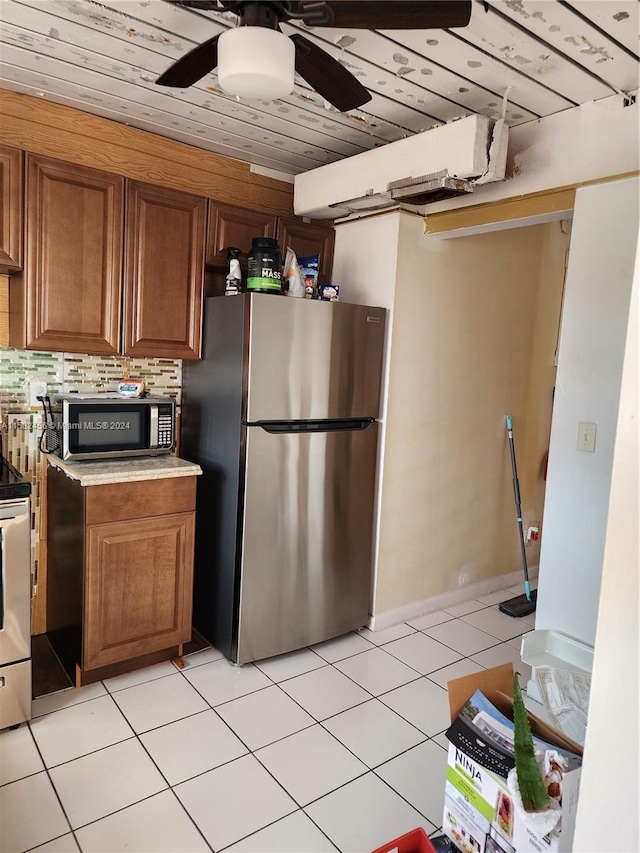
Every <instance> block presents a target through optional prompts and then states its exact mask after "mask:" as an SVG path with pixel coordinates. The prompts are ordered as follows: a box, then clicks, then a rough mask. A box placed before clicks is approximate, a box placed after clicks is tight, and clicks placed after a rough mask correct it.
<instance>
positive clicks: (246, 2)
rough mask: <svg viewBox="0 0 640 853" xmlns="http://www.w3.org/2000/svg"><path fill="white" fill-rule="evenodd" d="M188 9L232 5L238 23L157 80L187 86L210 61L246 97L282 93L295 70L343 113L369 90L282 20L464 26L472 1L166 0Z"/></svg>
mask: <svg viewBox="0 0 640 853" xmlns="http://www.w3.org/2000/svg"><path fill="white" fill-rule="evenodd" d="M167 2H169V3H172V4H173V5H175V6H182V7H185V8H187V9H196V10H209V11H218V12H233V13H234V14H235V15H237V16H238V26H237V27H235V28H232V29H228V30H225V32H223V33H220V34H218V35H217V36H214V37H213V38H210V39H208V40H207V41H205V42H204V43H203V44H201V45H199V46H198V47H196V48H194V49H193V50H191V51H189V53H187V54H186V55H185V56H183V57H182V58H181V59H179V60H178V61H177V62H174V63H173V65H172V66H171V67H170V68H168V69H167V70H166V71H165V72H164V74H162V75H161V76H160V77H159V78H158V79H157V80H156V83H158V84H159V85H160V86H173V87H176V88H179V89H186V88H187V87H188V86H191V85H193V83H196V82H197V81H198V80H200V79H201V78H202V77H204V76H205V75H206V74H208V73H209V72H210V71H213V69H214V68H216V67H217V69H218V81H219V83H220V86H221V87H222V89H224V91H225V92H228V93H229V94H232V95H238V96H239V97H245V98H283V97H285V96H286V95H288V94H290V93H291V92H292V91H293V82H294V72H297V73H298V74H299V75H300V76H301V77H302V78H303V79H304V80H306V81H307V83H309V85H310V86H312V87H313V88H314V89H315V90H316V92H318V94H319V95H320V96H321V97H322V98H324V99H325V100H326V101H328V102H329V103H330V104H332V105H333V106H334V107H335V108H336V109H338V110H340V111H341V112H345V111H346V110H352V109H355V108H356V107H360V106H362V105H363V104H366V103H367V101H370V100H371V95H370V93H369V92H368V91H367V90H366V89H365V87H364V86H363V85H362V84H361V83H360V82H359V80H357V79H356V77H354V75H353V74H351V72H350V71H348V70H347V69H346V68H345V67H344V65H342V64H341V63H340V62H338V60H336V59H334V58H333V57H332V56H330V55H329V54H328V53H327V52H326V51H324V50H322V48H320V47H318V45H316V44H315V43H314V42H312V41H310V40H309V39H307V38H305V37H304V36H303V35H300V34H298V33H296V34H295V35H292V36H290V37H287V36H285V35H284V33H283V32H282V31H281V29H280V23H281V22H288V21H302V22H303V23H305V24H307V25H308V26H319V27H333V28H336V29H365V30H377V29H383V30H393V29H396V30H408V29H411V30H426V29H443V28H451V27H465V26H466V25H467V24H468V23H469V19H470V17H471V0H167Z"/></svg>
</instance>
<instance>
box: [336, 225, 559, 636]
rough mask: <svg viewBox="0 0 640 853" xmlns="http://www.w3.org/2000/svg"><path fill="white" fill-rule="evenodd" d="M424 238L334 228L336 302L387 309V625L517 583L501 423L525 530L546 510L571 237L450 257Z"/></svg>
mask: <svg viewBox="0 0 640 853" xmlns="http://www.w3.org/2000/svg"><path fill="white" fill-rule="evenodd" d="M422 232H423V222H422V219H421V218H420V217H417V216H414V215H411V214H407V213H397V212H395V213H388V214H383V215H379V216H376V217H371V218H368V219H361V220H357V221H352V222H347V223H344V224H341V225H339V226H338V227H337V229H336V255H335V262H334V280H335V281H336V282H337V283H339V284H340V285H341V288H342V290H341V298H342V299H344V300H345V301H348V302H357V303H361V304H362V303H364V304H378V305H380V304H381V305H383V306H386V307H387V308H388V309H389V315H388V343H387V347H388V349H387V359H386V362H385V363H386V365H387V367H386V373H385V387H386V388H387V391H386V393H385V396H384V401H383V409H382V422H383V423H382V430H381V436H382V440H381V456H380V463H379V464H380V467H379V472H380V475H381V476H380V480H379V492H378V503H377V507H378V526H377V529H378V533H377V540H376V573H375V581H374V600H373V601H372V611H371V612H372V614H374V616H375V618H376V620H378V619H380V618H381V624H382V623H383V622H384V620H385V618H386V617H387V616H389V618H390V619H392V617H393V614H394V613H395V612H396V611H397V610H398V608H403V607H405V606H406V605H410V604H413V603H417V602H423V601H424V600H425V599H433V598H435V597H436V596H438V595H441V594H450V593H453V592H456V591H460V590H461V589H462V587H464V586H467V585H469V584H472V583H484V582H487V581H490V580H491V579H494V578H497V577H498V576H500V575H506V574H509V573H511V572H515V571H519V570H520V569H521V563H520V551H519V545H518V539H517V528H516V524H515V507H514V505H513V494H512V486H511V469H510V467H509V454H508V451H507V446H506V431H505V425H504V416H505V414H506V413H507V412H510V413H511V414H512V415H513V416H514V418H515V423H516V424H517V436H518V454H519V463H520V465H521V472H520V476H521V484H523V486H526V488H525V491H524V494H523V497H524V503H523V508H524V511H525V517H526V519H527V523H533V522H534V521H540V519H541V513H542V503H543V498H544V483H543V482H542V481H541V480H540V476H539V470H540V461H541V457H542V454H543V452H544V450H545V449H546V448H547V447H548V436H549V419H550V408H551V389H552V387H553V373H554V369H553V354H554V350H555V343H556V332H557V323H558V314H559V304H560V294H561V286H562V272H563V269H564V256H565V249H566V245H567V239H568V237H567V236H566V235H563V234H562V233H561V225H560V223H558V222H555V223H552V224H548V225H543V226H538V227H536V228H528V229H518V230H516V231H513V232H509V233H508V232H500V233H496V234H488V235H483V236H481V237H469V238H464V239H461V240H455V241H447V242H444V241H439V240H436V239H433V238H432V239H428V240H425V239H423V236H422ZM532 359H534V360H535V361H536V362H537V364H536V365H533V364H532ZM387 394H388V399H387ZM529 413H531V414H529ZM529 421H530V423H529ZM382 454H383V455H382ZM537 557H538V552H537V548H536V546H532V548H531V549H530V564H531V565H535V564H537Z"/></svg>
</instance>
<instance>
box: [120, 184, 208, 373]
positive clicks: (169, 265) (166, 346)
mask: <svg viewBox="0 0 640 853" xmlns="http://www.w3.org/2000/svg"><path fill="white" fill-rule="evenodd" d="M206 213H207V200H206V199H205V198H201V197H200V196H196V195H191V194H189V193H184V192H180V191H178V190H171V189H166V188H165V187H157V186H154V185H152V184H145V183H141V182H138V181H128V182H127V215H126V252H125V273H124V279H125V288H124V328H123V350H122V351H123V353H124V355H131V356H165V357H166V358H184V359H194V358H199V357H200V330H201V322H202V291H203V282H204V251H205V225H206Z"/></svg>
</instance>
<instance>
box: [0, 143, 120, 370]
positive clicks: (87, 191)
mask: <svg viewBox="0 0 640 853" xmlns="http://www.w3.org/2000/svg"><path fill="white" fill-rule="evenodd" d="M26 210H27V223H26V241H25V242H26V258H25V270H24V273H23V275H22V276H20V277H14V279H13V280H12V282H11V291H10V300H11V313H12V315H13V317H12V320H11V326H10V342H11V345H12V346H23V347H26V348H27V349H39V350H54V351H61V350H62V351H66V352H79V353H94V354H99V355H103V354H104V355H113V354H115V353H118V352H119V330H120V295H121V276H122V229H123V215H124V178H122V177H120V176H119V175H112V174H109V173H108V172H102V171H99V170H97V169H90V168H87V167H85V166H78V165H75V164H71V163H65V162H63V161H61V160H53V159H51V158H49V157H41V156H36V155H31V154H28V155H27V161H26Z"/></svg>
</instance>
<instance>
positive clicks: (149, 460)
mask: <svg viewBox="0 0 640 853" xmlns="http://www.w3.org/2000/svg"><path fill="white" fill-rule="evenodd" d="M47 459H48V461H49V465H51V466H53V467H54V468H59V469H60V470H61V471H64V473H65V474H66V475H67V477H70V478H71V479H72V480H78V481H79V482H80V484H81V485H82V486H103V485H105V484H107V483H132V482H136V481H138V480H163V479H165V478H166V477H194V476H198V475H199V474H202V468H201V467H200V466H199V465H196V464H195V463H193V462H187V461H186V460H185V459H178V458H177V457H176V456H170V455H168V454H166V455H162V456H134V457H132V458H130V459H105V460H102V461H100V460H91V461H86V462H78V461H77V460H73V461H71V460H69V461H67V462H65V461H63V460H62V459H59V458H58V457H57V456H54V455H49V456H48V457H47Z"/></svg>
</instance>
